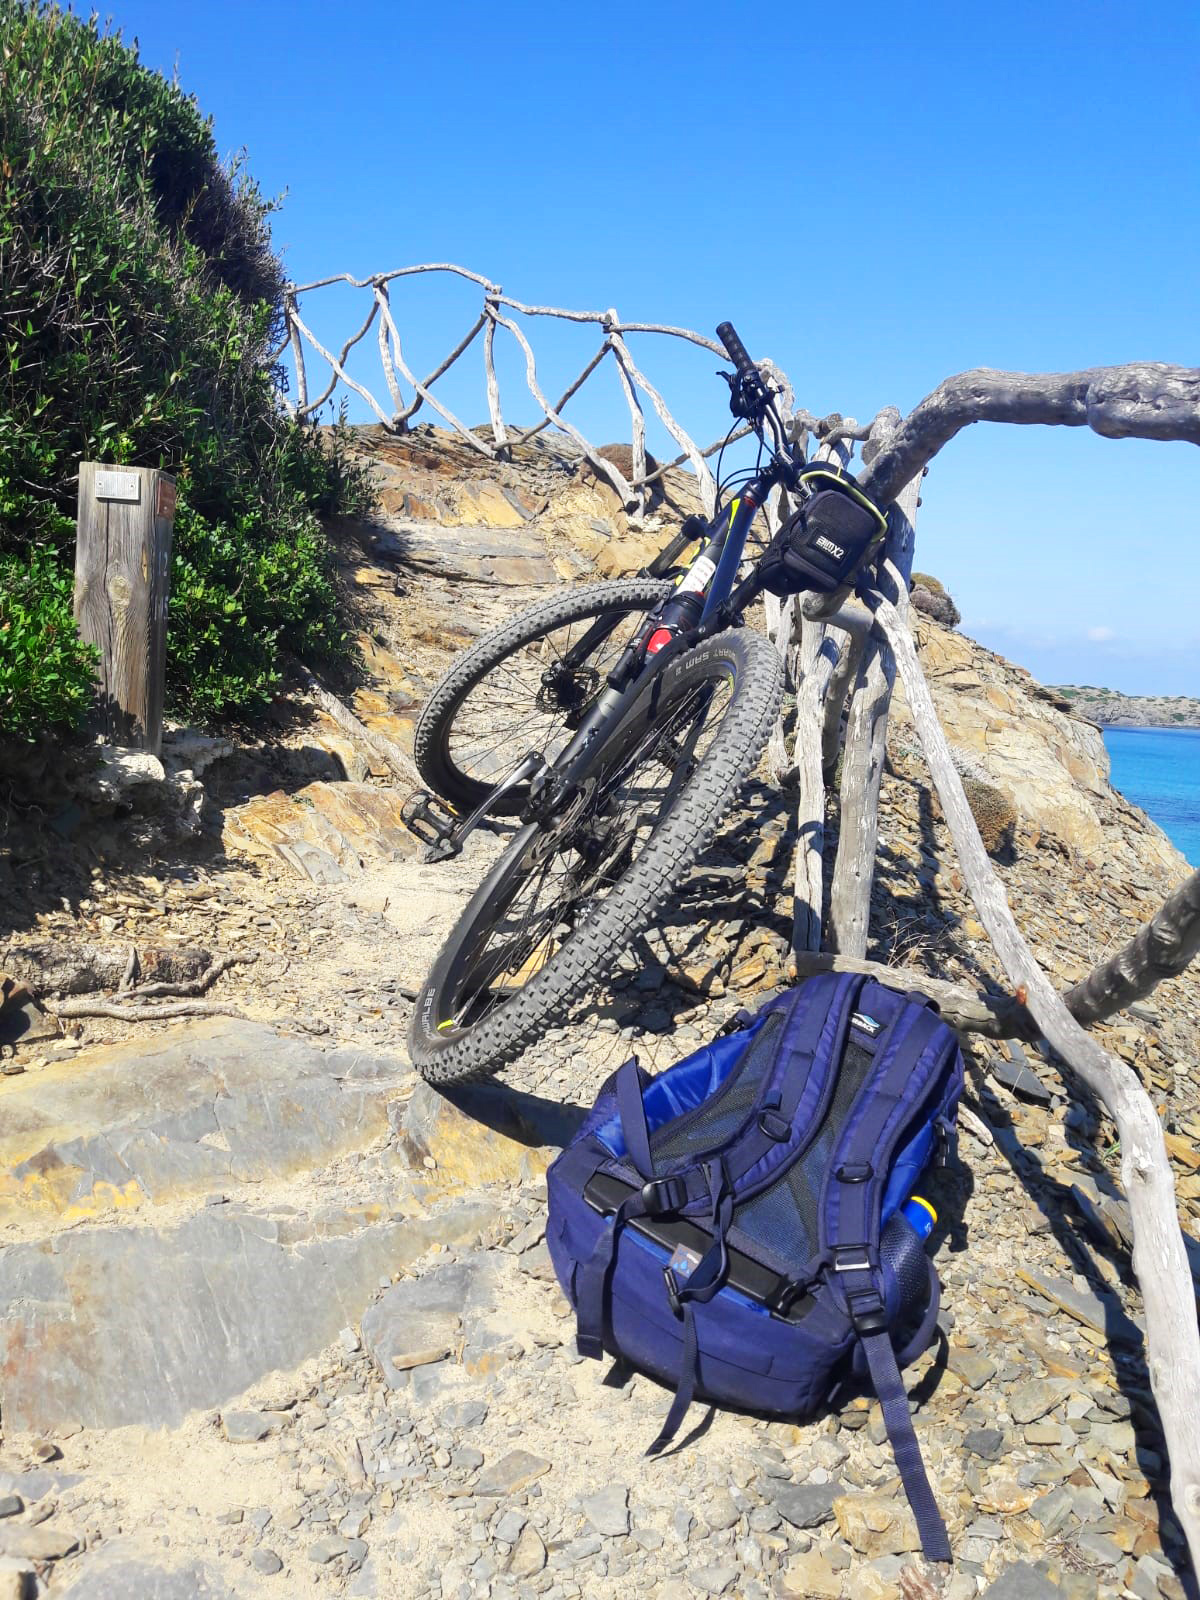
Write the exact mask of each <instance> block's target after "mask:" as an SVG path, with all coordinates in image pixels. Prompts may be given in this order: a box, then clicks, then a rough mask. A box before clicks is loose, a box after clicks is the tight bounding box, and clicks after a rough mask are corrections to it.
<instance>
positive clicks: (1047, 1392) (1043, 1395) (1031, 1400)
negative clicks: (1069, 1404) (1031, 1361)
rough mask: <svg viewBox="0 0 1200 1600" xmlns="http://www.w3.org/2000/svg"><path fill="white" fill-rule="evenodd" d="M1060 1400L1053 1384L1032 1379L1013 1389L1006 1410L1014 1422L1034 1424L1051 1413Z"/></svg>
mask: <svg viewBox="0 0 1200 1600" xmlns="http://www.w3.org/2000/svg"><path fill="white" fill-rule="evenodd" d="M1059 1399H1060V1395H1059V1391H1058V1390H1057V1388H1055V1386H1054V1384H1052V1383H1046V1382H1045V1381H1044V1380H1042V1379H1040V1378H1034V1379H1033V1380H1032V1381H1031V1382H1029V1383H1023V1384H1021V1385H1020V1386H1019V1387H1018V1388H1016V1389H1014V1390H1013V1391H1012V1393H1011V1394H1010V1395H1009V1397H1008V1409H1009V1412H1010V1414H1011V1416H1012V1419H1013V1421H1014V1422H1021V1423H1025V1422H1036V1421H1037V1420H1038V1418H1039V1417H1044V1416H1045V1415H1046V1413H1047V1412H1048V1411H1053V1409H1054V1407H1055V1406H1056V1405H1057V1404H1058V1402H1059Z"/></svg>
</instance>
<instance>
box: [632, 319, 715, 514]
mask: <svg viewBox="0 0 1200 1600" xmlns="http://www.w3.org/2000/svg"><path fill="white" fill-rule="evenodd" d="M608 338H609V343H610V344H611V345H612V347H613V350H614V352H615V353H616V355H617V358H618V360H619V361H620V362H621V364H622V365H623V366H624V368H625V370H626V372H628V374H629V376H630V377H631V378H632V379H633V381H634V383H636V384H637V386H638V388H639V389H641V391H642V393H643V394H644V395H646V397H647V398H648V399H649V401H650V404H651V405H652V406H653V407H654V409H655V411H657V412H658V415H659V417H660V419H661V420H662V424H663V426H664V427H665V428H666V430H667V432H668V433H669V434H670V435H671V437H672V439H674V441H675V443H676V444H677V445H678V446H679V448H680V449H681V450H683V451H684V452H685V453H686V455H687V457H688V460H689V461H690V462H691V464H692V468H693V470H694V471H695V474H696V479H697V482H698V483H699V485H700V499H701V501H702V502H703V505H704V509H705V511H706V512H707V513H708V515H709V516H710V517H711V516H712V515H713V514H714V513H715V511H716V509H717V485H716V480H715V479H714V478H713V475H712V473H711V472H710V471H709V470H708V463H707V462H706V461H705V459H704V457H703V455H702V454H701V453H700V450H699V448H698V446H697V445H696V444H695V443H694V441H693V440H692V439H691V438H690V437H689V436H688V434H687V433H686V432H685V431H684V429H683V428H681V427H680V426H679V424H678V423H677V422H676V421H675V418H674V417H673V416H672V415H671V413H670V412H669V411H668V410H667V403H666V401H665V400H664V399H663V397H662V395H661V394H659V392H658V390H657V389H656V388H655V387H654V385H653V384H652V383H651V382H650V381H649V379H648V378H646V376H645V375H644V374H643V373H642V372H640V371H639V370H638V367H637V363H636V362H635V361H634V359H633V357H632V356H631V355H630V354H629V346H628V345H627V344H626V343H625V341H624V339H622V338H621V335H620V334H619V333H617V332H616V330H615V329H612V328H610V329H609V334H608Z"/></svg>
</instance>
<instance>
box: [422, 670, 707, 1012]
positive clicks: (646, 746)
mask: <svg viewBox="0 0 1200 1600" xmlns="http://www.w3.org/2000/svg"><path fill="white" fill-rule="evenodd" d="M718 699H719V686H716V685H713V684H701V685H699V686H696V687H692V688H690V689H688V690H685V692H684V693H683V694H682V695H681V697H680V698H679V699H678V700H677V702H676V703H675V704H673V705H668V706H667V707H665V708H663V709H662V710H661V711H660V714H659V715H658V716H657V717H656V718H655V719H654V720H653V721H651V722H650V724H649V725H648V726H646V727H644V728H643V729H641V731H640V732H639V733H638V734H637V735H636V737H634V738H633V739H632V740H631V742H630V743H629V744H628V745H626V746H625V747H623V748H622V749H619V750H615V751H614V752H613V754H612V757H611V760H610V761H609V762H608V763H607V764H606V765H603V766H601V768H600V769H599V771H598V772H597V774H596V779H595V787H594V791H593V793H592V796H591V799H590V801H589V803H588V804H587V805H586V806H584V807H582V808H581V809H580V811H579V812H578V814H577V815H576V816H574V817H573V818H572V820H571V821H570V823H568V824H567V825H566V826H565V827H564V828H563V831H562V833H561V835H560V836H559V837H557V838H556V837H554V836H553V835H550V836H547V837H546V838H545V839H544V842H543V846H542V847H543V848H544V849H545V850H546V852H547V854H546V855H545V858H544V859H543V860H541V861H539V862H537V863H536V864H535V865H534V866H533V867H531V869H530V870H529V872H528V873H527V874H526V876H525V877H524V879H523V880H522V881H520V882H519V883H517V884H516V885H515V886H514V890H513V893H512V896H511V898H510V899H509V900H508V901H507V903H505V904H504V905H502V906H500V907H498V908H497V913H496V917H495V921H494V922H493V924H492V925H491V927H490V928H489V929H488V930H487V932H486V934H485V936H484V937H483V939H482V940H481V941H480V943H479V944H478V946H477V947H476V948H475V949H474V951H472V952H471V956H470V959H469V961H468V963H467V965H468V970H467V971H466V972H465V973H464V974H463V976H462V979H461V981H460V986H459V989H458V992H457V994H456V995H455V996H454V998H453V1014H452V1021H453V1022H454V1024H455V1025H456V1026H462V1025H463V1023H464V1019H466V1018H470V1021H471V1023H472V1024H474V1023H477V1022H479V1021H480V1020H481V1019H482V1018H484V1017H486V1016H487V1015H488V1014H489V1013H490V1011H491V1010H493V1009H494V1008H495V1007H496V1006H499V1005H502V1004H504V1002H505V1001H506V1000H507V999H509V998H510V996H511V995H512V994H513V993H515V992H517V991H518V990H519V989H520V988H522V987H523V986H524V985H525V984H526V983H528V982H529V981H530V980H531V979H532V978H533V977H534V976H535V975H536V974H537V973H538V972H539V971H540V970H541V969H542V967H544V966H545V964H546V962H548V961H549V960H550V959H551V958H552V957H553V955H554V953H555V951H556V950H557V949H559V948H560V947H561V946H562V944H563V943H564V942H565V941H566V940H567V939H568V938H570V936H571V934H572V932H573V931H574V929H575V928H576V926H577V925H578V923H579V919H580V918H581V917H583V916H586V915H587V914H588V911H589V910H590V908H591V907H593V906H595V905H597V904H598V903H599V902H600V901H601V900H602V899H603V898H604V897H605V895H606V894H607V893H608V892H609V891H610V890H611V889H612V887H613V886H614V885H615V884H616V883H617V882H618V881H619V880H620V879H621V877H622V876H623V875H624V873H625V872H626V871H627V870H628V866H629V863H630V861H631V860H632V859H633V858H634V857H635V855H636V854H637V852H638V851H639V850H640V849H641V848H642V847H643V846H644V845H645V843H646V842H647V841H648V840H649V838H650V837H651V836H652V835H653V833H654V830H655V828H656V827H657V826H658V824H659V822H660V821H661V819H662V817H663V816H664V814H665V813H666V812H667V811H668V810H669V809H670V807H671V806H672V805H673V803H674V800H675V797H676V795H677V794H678V792H679V789H680V788H681V787H682V786H683V784H684V783H686V782H687V779H688V778H689V777H690V775H691V773H692V771H694V769H695V765H696V763H697V761H698V760H699V759H700V758H701V756H700V747H701V745H702V743H703V744H704V745H705V747H707V742H708V740H709V739H711V736H712V735H713V734H714V733H715V728H716V727H717V726H718V725H719V723H720V714H714V713H715V712H716V713H720V709H721V708H720V706H719V705H718ZM726 703H727V702H726ZM523 725H524V724H519V725H518V726H523ZM706 736H707V738H706ZM503 742H504V743H506V744H508V745H510V746H511V745H512V744H513V743H514V735H513V733H512V731H511V730H510V731H509V732H508V734H507V736H506V738H505V739H504V741H503ZM496 748H499V743H498V744H497V746H496Z"/></svg>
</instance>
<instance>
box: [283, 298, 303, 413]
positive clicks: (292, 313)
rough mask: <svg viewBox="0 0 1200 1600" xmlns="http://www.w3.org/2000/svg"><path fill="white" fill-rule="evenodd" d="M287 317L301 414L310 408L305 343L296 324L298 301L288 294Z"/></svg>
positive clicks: (286, 300) (297, 402)
mask: <svg viewBox="0 0 1200 1600" xmlns="http://www.w3.org/2000/svg"><path fill="white" fill-rule="evenodd" d="M283 308H284V315H285V317H286V319H287V330H288V343H289V344H290V345H291V347H292V365H293V366H294V367H295V369H296V409H297V411H299V412H300V414H301V415H303V414H304V412H305V411H307V409H308V375H307V373H306V372H305V370H304V344H303V342H302V340H301V338H300V330H299V328H297V326H296V302H295V299H294V297H293V296H291V295H288V296H287V297H286V299H285V300H284V302H283Z"/></svg>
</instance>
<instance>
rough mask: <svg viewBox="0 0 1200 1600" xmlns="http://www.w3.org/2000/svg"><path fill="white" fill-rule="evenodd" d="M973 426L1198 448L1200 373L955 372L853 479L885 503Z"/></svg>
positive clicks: (1139, 367)
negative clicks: (1086, 433)
mask: <svg viewBox="0 0 1200 1600" xmlns="http://www.w3.org/2000/svg"><path fill="white" fill-rule="evenodd" d="M972 422H1015V423H1021V424H1033V423H1049V424H1056V425H1058V426H1060V427H1067V428H1083V427H1087V428H1091V429H1092V430H1093V431H1094V432H1096V433H1099V434H1103V435H1104V437H1105V438H1108V439H1185V440H1187V441H1188V442H1189V443H1191V444H1200V369H1198V368H1195V367H1173V366H1168V365H1167V364H1166V363H1165V362H1162V361H1137V362H1131V363H1130V364H1129V365H1128V366H1123V367H1091V368H1088V369H1087V370H1085V371H1082V372H1039V373H1031V372H997V371H995V370H993V369H992V368H990V367H978V368H976V369H975V370H974V371H973V372H961V373H959V374H958V375H957V377H953V378H947V379H946V380H945V382H944V383H940V384H939V385H938V387H937V388H936V389H935V390H934V391H933V393H932V394H930V395H927V396H926V397H925V399H924V400H922V401H921V403H920V405H919V406H917V407H916V409H915V410H913V411H911V412H910V413H909V414H908V416H907V417H906V418H905V419H904V421H903V423H902V424H901V425H900V427H899V428H898V429H897V430H896V432H895V433H894V434H893V435H892V437H891V438H890V439H889V441H888V443H887V446H886V448H885V449H883V450H881V451H880V452H879V454H878V455H877V456H876V457H875V459H874V460H873V461H871V462H870V463H869V464H868V465H867V466H866V468H865V469H864V471H863V472H862V473H861V474H860V475H859V482H860V483H861V484H862V486H863V488H864V489H865V490H866V491H867V493H868V494H869V495H871V496H872V497H873V498H874V499H875V500H876V501H877V502H878V503H879V504H880V505H887V504H888V502H889V501H892V500H894V499H895V498H896V496H897V495H898V494H899V492H900V490H901V489H902V488H903V487H904V485H905V484H906V483H910V482H911V481H912V480H913V478H915V477H916V476H917V475H918V474H919V472H920V471H921V468H922V467H924V466H925V465H926V464H927V463H928V462H929V461H931V460H932V459H933V457H934V456H935V455H936V454H937V452H938V451H939V450H940V449H941V448H942V446H943V445H944V444H946V443H947V442H948V441H949V440H950V439H953V437H954V435H955V434H956V433H958V432H959V431H960V430H961V429H962V428H965V427H967V426H968V425H969V424H970V423H972Z"/></svg>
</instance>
